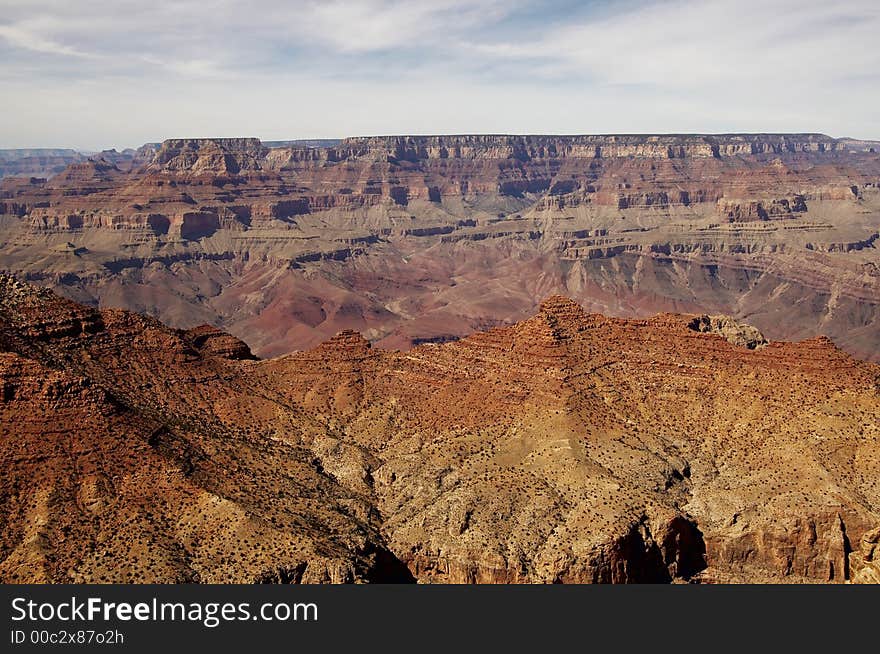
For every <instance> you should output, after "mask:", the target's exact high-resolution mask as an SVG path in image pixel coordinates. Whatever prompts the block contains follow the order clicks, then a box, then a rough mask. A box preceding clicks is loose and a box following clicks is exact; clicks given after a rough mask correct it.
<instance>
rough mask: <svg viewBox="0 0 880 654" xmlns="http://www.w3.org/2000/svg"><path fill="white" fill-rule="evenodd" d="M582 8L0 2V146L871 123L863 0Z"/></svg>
mask: <svg viewBox="0 0 880 654" xmlns="http://www.w3.org/2000/svg"><path fill="white" fill-rule="evenodd" d="M597 7H598V9H595V8H594V9H590V7H586V8H583V9H581V10H579V11H574V10H572V9H571V7H570V5H569V4H568V3H566V4H564V5H560V6H558V7H556V6H554V5H553V3H540V2H537V0H531V1H527V0H523V1H521V2H503V1H501V0H478V1H476V2H465V1H464V0H412V1H410V2H406V1H403V0H363V1H362V2H354V1H341V0H330V1H325V2H314V1H311V0H300V1H298V2H283V1H281V0H276V1H270V0H262V1H259V2H240V1H237V0H210V1H208V0H203V1H199V2H197V1H196V0H176V1H168V0H161V1H159V2H154V3H143V2H142V1H141V0H117V1H113V2H111V0H79V1H78V2H75V3H73V2H62V1H60V0H58V1H53V0H27V1H23V0H0V84H2V85H3V87H4V96H5V97H4V107H3V116H4V120H3V121H0V147H10V146H25V145H68V144H69V145H75V146H80V147H89V148H98V147H106V146H112V145H116V146H128V145H138V144H140V143H141V142H144V141H146V140H156V139H161V138H164V137H166V136H172V135H178V136H183V135H198V134H201V135H205V134H221V133H222V134H229V135H234V134H249V135H255V136H261V137H264V138H294V137H308V136H342V135H350V134H364V133H406V132H421V133H425V132H434V133H437V132H503V131H507V132H557V133H559V132H566V133H572V132H581V133H583V132H613V131H625V132H638V131H649V132H650V131H654V132H657V131H664V132H673V131H692V132H693V131H825V132H829V133H833V134H836V135H844V134H846V135H853V136H863V137H880V117H878V114H877V112H876V109H875V108H876V106H877V105H878V101H880V84H878V81H880V80H878V74H880V73H878V71H880V40H878V39H877V38H876V37H875V35H876V34H877V33H878V31H880V3H877V2H875V1H874V0H851V1H849V2H847V3H836V4H835V3H827V2H818V1H817V0H802V1H795V0H642V1H640V2H629V3H625V4H621V3H613V4H611V5H607V4H604V3H602V4H600V5H597ZM522 10H527V11H525V12H523V11H522Z"/></svg>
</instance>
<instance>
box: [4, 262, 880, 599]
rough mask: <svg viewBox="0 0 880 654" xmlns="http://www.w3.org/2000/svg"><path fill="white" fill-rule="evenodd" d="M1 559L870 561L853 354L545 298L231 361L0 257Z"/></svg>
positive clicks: (20, 567) (215, 568)
mask: <svg viewBox="0 0 880 654" xmlns="http://www.w3.org/2000/svg"><path fill="white" fill-rule="evenodd" d="M0 388H2V396H0V463H2V466H3V469H4V476H3V479H2V484H3V486H2V493H0V497H2V505H0V514H2V520H0V525H2V531H0V578H2V580H3V581H7V582H9V581H51V582H60V581H127V580H133V581H242V582H252V581H263V582H311V581H334V582H338V581H413V580H417V581H420V582H440V583H442V582H502V583H508V582H669V581H702V582H741V581H749V582H767V581H778V582H829V581H830V582H842V581H862V582H874V581H876V571H877V552H876V550H877V548H876V544H877V530H878V528H880V486H878V479H880V474H878V473H880V458H878V452H880V448H878V445H880V442H878V439H880V431H878V424H877V420H876V416H877V415H878V413H880V366H877V365H874V364H870V363H865V362H860V361H858V360H856V359H853V358H852V357H850V356H849V355H847V354H845V353H843V352H842V351H840V350H839V349H838V348H836V347H835V346H834V345H833V344H832V343H831V341H830V340H828V339H827V338H814V339H811V340H807V341H803V342H800V343H781V342H776V341H771V342H766V339H764V338H763V336H762V335H761V334H760V333H758V332H757V331H756V330H754V329H753V328H750V327H748V326H747V325H742V324H740V323H737V322H736V321H734V320H732V319H730V318H728V317H719V316H713V317H709V316H694V315H675V314H661V315H657V316H654V317H652V318H649V319H643V320H625V319H617V318H607V317H604V316H601V315H598V314H589V313H585V312H584V310H583V309H582V308H581V307H580V306H579V305H578V304H576V303H574V302H572V301H571V300H568V299H566V298H562V297H552V298H550V299H548V300H546V301H545V302H543V303H542V304H541V305H540V308H539V311H538V312H537V314H536V315H534V316H533V317H531V318H529V319H527V320H525V321H522V322H519V323H517V324H515V325H512V326H509V327H501V328H496V329H491V330H489V331H486V332H482V333H477V334H474V335H471V336H468V337H467V338H464V339H461V340H459V341H457V342H452V343H443V344H432V343H429V344H424V345H420V346H417V347H415V348H413V349H411V350H409V351H406V352H392V351H386V350H382V349H378V348H374V347H371V345H370V344H369V343H368V342H367V341H366V340H365V339H364V338H363V337H362V336H361V335H360V334H358V333H356V332H352V331H343V332H341V333H339V334H338V335H336V336H334V337H333V338H332V339H330V340H329V341H327V342H325V343H323V344H321V345H319V346H318V347H316V348H314V349H312V350H309V351H305V352H298V353H294V354H290V355H286V356H282V357H279V358H276V359H270V360H263V361H261V360H255V359H253V357H252V355H251V354H250V351H249V349H248V348H247V346H246V345H244V344H243V343H241V342H240V341H237V340H236V339H234V338H232V337H229V336H226V335H224V334H222V333H220V332H218V331H216V330H214V329H212V328H209V327H200V328H197V329H193V330H189V331H182V330H173V329H169V328H166V327H164V326H163V325H161V324H160V323H158V322H157V321H155V320H153V319H150V318H145V317H142V316H138V315H135V314H132V313H128V312H125V311H120V310H104V311H96V310H94V309H90V308H86V307H83V306H81V305H77V304H74V303H72V302H70V301H67V300H63V299H60V298H58V297H57V296H55V295H53V294H51V293H50V292H48V291H45V290H36V289H35V288H33V287H29V286H27V285H24V284H21V283H19V282H16V281H15V280H13V279H12V278H10V277H0Z"/></svg>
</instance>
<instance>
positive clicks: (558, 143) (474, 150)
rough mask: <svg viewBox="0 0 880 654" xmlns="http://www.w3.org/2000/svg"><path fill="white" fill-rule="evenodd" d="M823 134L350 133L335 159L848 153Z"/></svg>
mask: <svg viewBox="0 0 880 654" xmlns="http://www.w3.org/2000/svg"><path fill="white" fill-rule="evenodd" d="M847 149H848V148H847V146H846V144H844V143H843V142H841V141H838V140H837V139H834V138H832V137H830V136H826V135H824V134H659V135H649V134H605V135H601V134H597V135H571V136H543V135H534V136H533V135H513V134H462V135H436V136H365V137H350V138H346V139H343V141H342V142H341V143H340V144H339V145H338V146H336V148H334V151H335V153H336V158H339V159H347V158H357V157H376V158H382V157H387V158H389V159H394V160H402V161H417V160H420V159H499V158H501V159H503V158H513V159H521V160H528V159H533V158H569V157H571V158H595V159H600V158H619V157H644V158H668V159H680V158H685V157H703V158H707V157H726V156H736V155H756V154H786V153H789V154H794V153H799V152H804V153H826V152H838V151H841V152H842V151H846V150H847Z"/></svg>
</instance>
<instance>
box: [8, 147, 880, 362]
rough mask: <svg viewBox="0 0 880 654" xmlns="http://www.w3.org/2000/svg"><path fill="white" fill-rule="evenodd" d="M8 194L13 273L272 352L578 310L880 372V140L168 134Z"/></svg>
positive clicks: (96, 302) (27, 178) (432, 334)
mask: <svg viewBox="0 0 880 654" xmlns="http://www.w3.org/2000/svg"><path fill="white" fill-rule="evenodd" d="M19 167H20V173H18V174H17V175H16V176H7V177H5V178H3V179H2V180H0V270H4V271H6V272H9V273H12V274H14V275H16V276H17V277H19V278H20V279H23V280H26V281H28V282H32V283H35V284H38V285H42V286H46V287H48V288H51V289H53V290H54V291H57V292H58V293H60V294H61V295H63V296H65V297H67V298H69V299H72V300H75V301H77V302H79V303H82V304H86V305H89V306H93V307H98V308H102V309H104V308H107V309H109V308H119V309H128V310H131V311H136V312H139V313H142V314H146V315H150V316H153V317H155V318H158V319H159V320H161V321H162V322H164V323H166V324H168V325H169V326H171V327H174V328H180V329H191V328H194V327H197V326H199V325H202V324H209V325H211V326H213V327H215V328H219V329H222V330H223V331H225V332H228V333H230V334H232V335H233V336H236V337H239V338H241V339H243V340H245V341H247V342H248V344H249V346H250V347H251V348H252V349H253V352H254V353H255V354H257V355H259V356H262V357H272V356H277V355H282V354H286V353H289V352H292V351H295V350H306V349H309V348H313V347H315V346H317V345H319V344H321V343H323V342H325V341H326V340H327V339H329V338H331V337H333V336H334V335H335V334H337V333H338V332H340V331H342V330H355V331H357V332H359V333H361V334H363V336H364V338H365V339H366V340H367V341H368V342H370V343H371V344H373V345H375V346H376V347H378V348H380V349H389V350H394V349H400V350H406V349H409V348H411V347H413V346H417V345H419V344H422V343H432V342H433V343H440V342H446V341H454V340H457V339H460V338H462V337H465V336H467V335H468V334H471V333H473V332H475V331H483V330H486V329H488V328H491V327H496V326H501V325H511V324H514V323H516V322H517V321H521V320H524V319H527V318H528V317H529V316H532V315H534V314H535V313H536V312H538V310H539V307H540V302H541V301H542V299H544V298H546V297H548V296H550V295H553V294H562V295H565V296H567V297H570V298H572V299H574V300H575V301H577V302H578V303H579V304H581V305H583V306H584V307H585V308H586V309H587V310H589V311H593V312H601V313H603V314H605V315H608V316H616V317H629V318H638V319H644V318H648V317H649V316H652V315H654V314H656V313H658V312H674V313H689V314H707V315H716V314H724V315H729V316H731V317H732V318H733V319H734V320H738V321H744V322H747V323H749V324H751V325H754V327H756V328H757V329H758V330H760V331H761V332H762V333H763V335H764V336H765V337H766V338H768V339H770V340H771V341H777V340H802V339H810V338H814V337H816V336H827V337H829V338H831V339H832V340H833V342H834V343H835V344H836V345H838V346H839V347H840V348H842V349H843V350H845V351H847V352H849V353H851V354H853V355H854V356H856V357H858V358H862V359H866V360H871V361H878V360H880V313H878V307H880V257H878V254H877V253H878V250H877V240H878V233H880V144H878V143H877V142H873V141H861V140H855V139H846V138H831V137H828V136H824V135H821V134H729V135H725V134H719V135H654V136H649V135H597V136H513V135H449V136H383V137H353V138H346V139H342V140H323V141H310V142H298V141H282V142H267V143H263V142H261V141H260V140H258V139H255V138H216V139H169V140H166V141H164V142H162V143H151V144H146V145H144V146H142V147H141V148H138V149H129V150H124V151H122V152H116V151H115V150H112V151H106V152H103V153H100V154H98V155H93V156H91V157H81V158H80V159H78V160H76V161H71V162H69V164H68V165H66V167H64V168H63V169H61V170H59V171H52V173H51V175H50V174H45V175H36V174H31V173H29V172H27V169H26V167H25V166H24V164H20V165H19Z"/></svg>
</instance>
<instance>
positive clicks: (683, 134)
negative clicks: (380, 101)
mask: <svg viewBox="0 0 880 654" xmlns="http://www.w3.org/2000/svg"><path fill="white" fill-rule="evenodd" d="M462 136H486V137H504V136H506V137H525V138H528V137H532V138H534V137H543V138H578V137H585V136H589V137H609V136H626V137H633V136H643V137H676V136H678V137H707V136H708V137H712V136H715V137H725V136H726V137H736V136H738V137H749V136H752V137H754V136H782V137H793V136H800V137H823V138H827V139H831V140H833V141H867V142H876V143H880V138H864V137H855V136H830V135H828V134H826V133H824V132H602V133H599V132H594V133H589V132H581V133H574V132H572V133H568V134H562V133H552V132H447V133H433V134H432V133H398V134H388V133H386V134H358V135H348V136H322V137H302V138H261V137H258V136H241V135H239V136H172V137H166V138H164V139H161V140H148V141H144V142H143V143H141V144H140V145H137V146H123V147H121V149H117V148H119V147H120V146H112V147H109V148H103V149H90V148H79V147H73V146H67V145H54V146H51V145H34V146H23V147H11V148H6V147H0V151H20V150H69V151H72V152H77V153H79V154H84V155H93V154H100V153H101V152H109V151H114V150H115V151H117V152H124V151H125V150H137V149H138V148H142V147H144V146H146V145H161V144H162V143H164V142H166V141H213V140H222V139H256V140H258V141H260V143H297V142H302V143H306V142H309V141H339V142H342V141H345V140H348V139H384V138H406V137H410V138H438V137H462Z"/></svg>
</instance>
